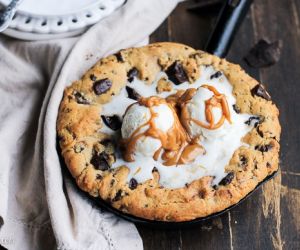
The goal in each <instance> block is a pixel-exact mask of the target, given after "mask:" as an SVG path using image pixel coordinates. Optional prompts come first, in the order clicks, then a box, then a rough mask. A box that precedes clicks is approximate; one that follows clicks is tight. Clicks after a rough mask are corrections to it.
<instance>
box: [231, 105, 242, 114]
mask: <svg viewBox="0 0 300 250" xmlns="http://www.w3.org/2000/svg"><path fill="white" fill-rule="evenodd" d="M232 107H233V110H234V111H235V113H237V114H239V113H241V110H240V108H239V107H238V106H237V105H236V104H233V105H232Z"/></svg>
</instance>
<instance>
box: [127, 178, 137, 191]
mask: <svg viewBox="0 0 300 250" xmlns="http://www.w3.org/2000/svg"><path fill="white" fill-rule="evenodd" d="M137 186H138V182H137V180H136V179H134V178H131V179H130V181H129V188H130V189H131V190H134V189H136V187H137Z"/></svg>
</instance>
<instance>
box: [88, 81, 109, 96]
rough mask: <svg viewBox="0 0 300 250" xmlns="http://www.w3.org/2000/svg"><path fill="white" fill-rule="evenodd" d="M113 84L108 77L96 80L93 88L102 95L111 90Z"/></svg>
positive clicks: (97, 93)
mask: <svg viewBox="0 0 300 250" xmlns="http://www.w3.org/2000/svg"><path fill="white" fill-rule="evenodd" d="M111 86H112V82H111V81H110V80H109V79H108V78H105V79H101V80H98V81H96V82H94V85H93V90H94V92H95V94H96V95H101V94H104V93H106V92H107V91H108V90H110V88H111Z"/></svg>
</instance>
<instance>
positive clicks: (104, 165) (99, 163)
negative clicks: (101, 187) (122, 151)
mask: <svg viewBox="0 0 300 250" xmlns="http://www.w3.org/2000/svg"><path fill="white" fill-rule="evenodd" d="M108 158H109V157H108V155H107V154H106V153H105V152H102V153H100V154H99V155H98V154H97V153H94V154H93V156H92V159H91V161H90V162H91V164H92V165H93V166H94V167H95V168H96V169H98V170H102V171H105V170H108V169H109V168H110V166H109V164H108Z"/></svg>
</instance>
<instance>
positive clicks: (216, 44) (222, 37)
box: [58, 0, 278, 229]
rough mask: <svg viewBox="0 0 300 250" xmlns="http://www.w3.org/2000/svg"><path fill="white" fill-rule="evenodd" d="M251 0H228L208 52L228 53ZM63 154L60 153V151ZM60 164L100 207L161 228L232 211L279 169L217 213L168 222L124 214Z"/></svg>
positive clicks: (210, 41)
mask: <svg viewBox="0 0 300 250" xmlns="http://www.w3.org/2000/svg"><path fill="white" fill-rule="evenodd" d="M251 3H252V0H226V1H225V3H224V5H223V7H222V10H221V11H220V15H219V17H218V20H217V23H216V25H215V28H214V30H213V32H212V33H211V35H210V38H209V40H208V43H207V45H206V51H207V52H208V53H211V54H215V55H217V56H219V57H224V56H226V54H227V52H228V50H229V47H230V45H231V42H232V41H233V38H234V35H235V33H236V32H237V30H238V27H239V26H240V24H241V22H242V21H243V18H244V17H245V15H246V14H247V11H248V9H249V7H250V5H251ZM58 152H60V147H59V146H58ZM59 155H61V154H59ZM60 161H61V165H62V166H63V169H64V172H65V173H66V175H67V176H68V177H69V178H70V179H71V180H72V181H73V183H74V185H75V186H76V187H77V188H78V190H79V192H80V193H82V194H83V195H84V196H88V197H89V199H90V200H91V201H92V202H94V203H95V204H96V205H97V206H99V207H101V208H104V209H106V210H108V211H110V212H112V213H114V214H116V215H117V216H119V217H120V218H123V219H125V220H128V221H131V222H134V223H137V224H141V225H144V226H148V227H154V228H160V229H171V228H172V229H174V228H184V227H190V226H193V225H196V224H199V223H203V222H205V221H207V220H210V219H212V218H215V217H217V216H219V215H221V214H224V213H226V212H227V211H229V210H231V209H232V208H234V207H236V206H238V205H239V204H241V203H242V202H243V201H244V200H246V199H247V198H248V197H249V196H250V195H252V194H253V193H254V192H255V191H256V190H257V189H258V188H259V187H260V186H261V185H262V184H264V183H265V182H267V181H269V180H270V179H272V178H273V177H274V176H275V175H276V174H277V172H278V171H276V172H274V173H273V174H271V175H269V176H267V177H266V178H265V179H264V180H263V181H262V182H260V183H258V185H257V186H256V187H255V189H253V190H252V191H251V192H250V193H249V194H248V195H247V196H245V197H244V198H243V199H241V200H240V201H239V202H238V203H236V204H234V205H232V206H230V207H228V208H226V209H224V210H222V211H220V212H217V213H214V214H211V215H209V216H206V217H202V218H198V219H194V220H191V221H184V222H167V221H155V220H148V219H143V218H140V217H136V216H133V215H129V214H126V213H123V212H121V211H119V210H117V209H115V208H113V207H111V206H110V205H109V204H108V203H107V202H105V201H104V200H102V199H101V198H99V197H98V198H94V197H92V196H90V195H89V194H88V193H86V192H84V191H82V190H80V189H79V187H78V186H77V185H76V182H75V180H74V178H72V176H71V174H70V173H69V171H66V169H67V167H66V166H65V163H64V160H63V159H62V157H60Z"/></svg>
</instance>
